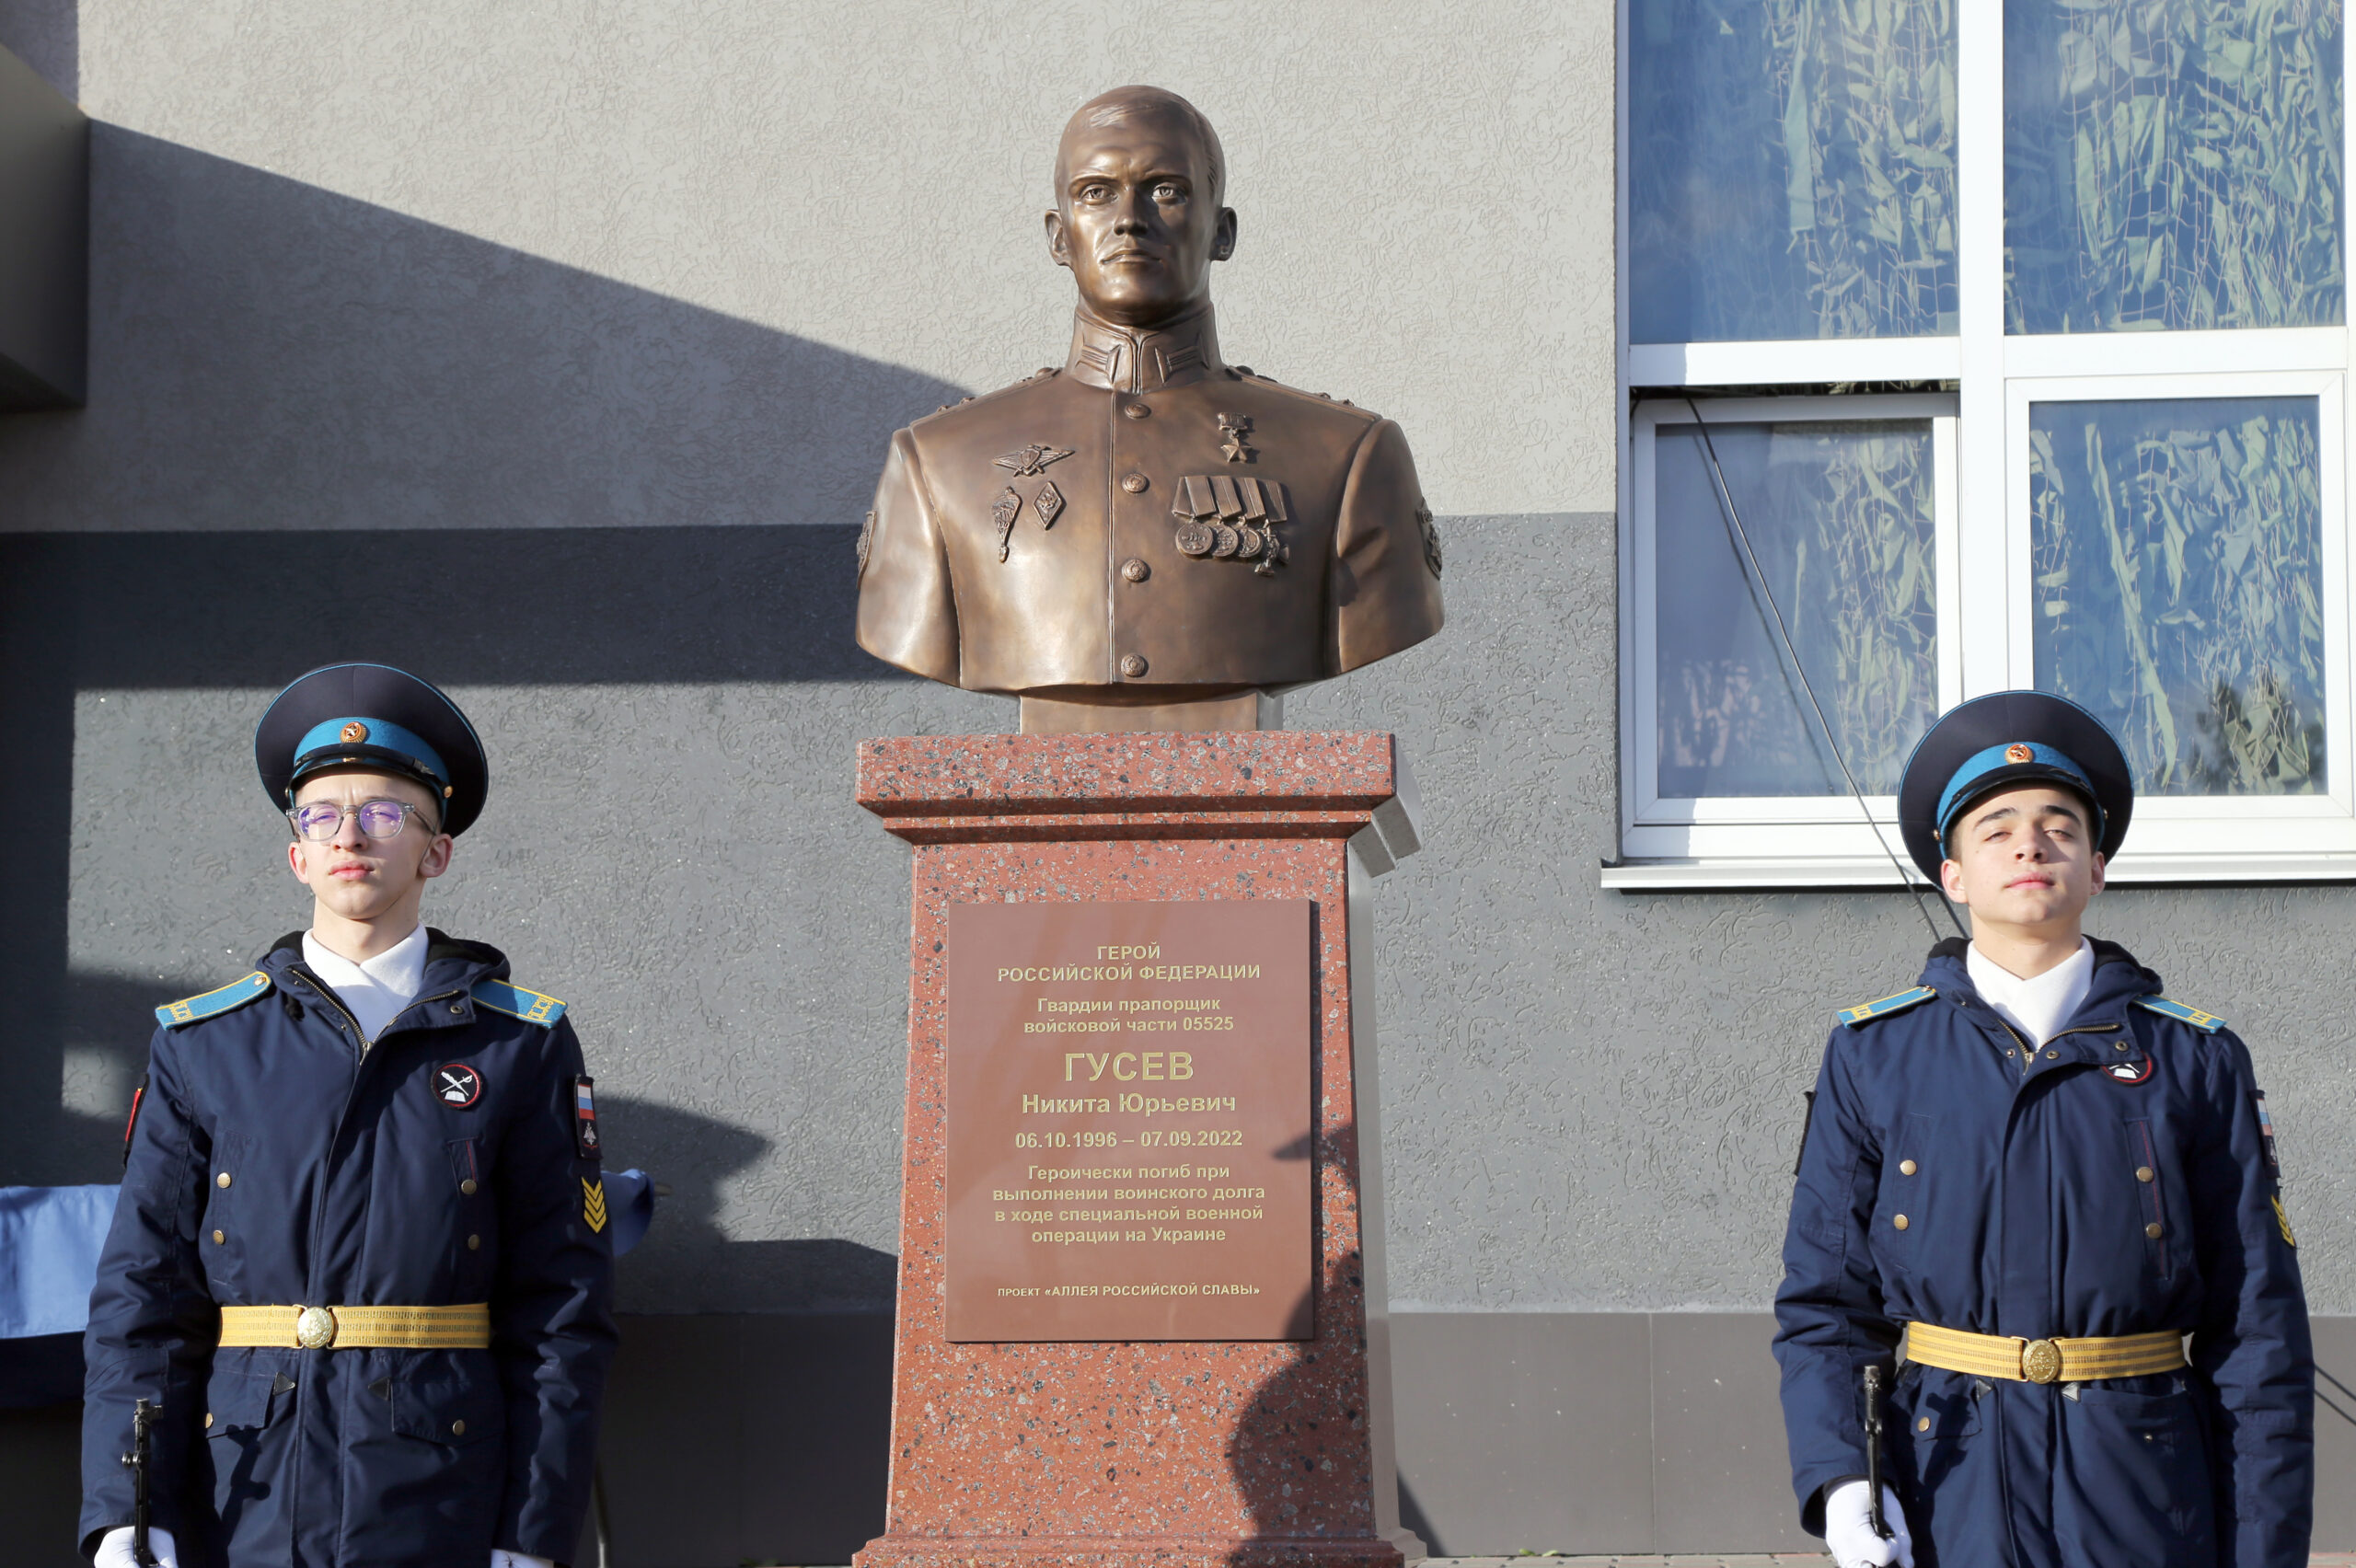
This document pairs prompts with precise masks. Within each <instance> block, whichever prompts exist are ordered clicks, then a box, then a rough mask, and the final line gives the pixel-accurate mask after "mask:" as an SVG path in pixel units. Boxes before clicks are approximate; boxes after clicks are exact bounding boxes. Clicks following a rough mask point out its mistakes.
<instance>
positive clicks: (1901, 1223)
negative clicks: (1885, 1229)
mask: <svg viewBox="0 0 2356 1568" xmlns="http://www.w3.org/2000/svg"><path fill="white" fill-rule="evenodd" d="M1889 1223H1890V1224H1892V1225H1894V1226H1896V1227H1898V1228H1899V1229H1900V1230H1903V1229H1905V1228H1906V1216H1904V1215H1902V1214H1901V1215H1900V1216H1898V1217H1897V1218H1895V1219H1893V1220H1891V1221H1890V1222H1889Z"/></svg>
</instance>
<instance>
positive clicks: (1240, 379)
mask: <svg viewBox="0 0 2356 1568" xmlns="http://www.w3.org/2000/svg"><path fill="white" fill-rule="evenodd" d="M1440 566H1441V559H1440V553H1439V541H1438V535H1437V534H1436V533H1435V532H1434V531H1433V528H1432V525H1431V513H1430V511H1429V509H1428V508H1426V506H1425V504H1424V500H1423V493H1422V490H1421V488H1420V487H1419V485H1418V484H1417V482H1416V478H1415V460H1414V458H1413V457H1411V456H1410V455H1408V451H1407V441H1406V437H1405V436H1404V435H1403V434H1402V433H1401V432H1400V430H1399V427H1398V426H1397V425H1395V424H1393V423H1392V422H1391V421H1388V420H1386V419H1382V418H1380V416H1378V415H1375V414H1371V413H1369V412H1367V411H1366V410H1365V409H1357V408H1354V407H1352V406H1351V405H1349V404H1347V403H1342V402H1335V401H1334V400H1332V399H1331V398H1322V397H1317V396H1312V395H1311V394H1309V393H1305V392H1299V391H1296V390H1294V389H1293V388H1291V387H1288V386H1281V385H1279V384H1277V383H1276V382H1274V381H1270V380H1268V379H1267V378H1266V377H1265V376H1260V375H1253V373H1252V372H1251V371H1249V370H1247V369H1244V368H1242V367H1240V366H1230V365H1228V364H1226V363H1223V362H1222V361H1221V360H1220V359H1219V355H1218V339H1217V336H1216V334H1215V332H1214V329H1213V322H1212V314H1211V309H1210V307H1209V306H1204V307H1203V308H1202V309H1201V310H1199V311H1198V312H1196V313H1195V314H1194V315H1192V316H1190V317H1185V318H1184V319H1182V320H1179V321H1177V322H1172V323H1170V324H1167V325H1165V326H1162V327H1160V328H1157V329H1151V330H1147V331H1135V332H1133V331H1129V330H1126V329H1122V328H1119V327H1114V326H1111V325H1108V324H1106V323H1104V322H1102V321H1099V320H1096V319H1094V318H1093V317H1091V316H1090V315H1089V314H1088V313H1086V312H1085V311H1082V312H1081V313H1080V317H1079V319H1078V322H1077V324H1076V326H1075V328H1074V330H1073V333H1072V343H1071V354H1070V357H1069V358H1068V360H1067V361H1066V363H1065V364H1064V366H1063V367H1062V369H1061V370H1047V371H1042V372H1040V373H1039V374H1038V375H1034V376H1033V377H1032V378H1031V379H1029V380H1027V381H1023V382H1020V383H1018V384H1016V385H1015V386H1010V387H1007V388H1005V389H1003V390H1001V391H998V392H994V393H991V394H989V395H987V396H986V397H982V398H974V399H972V400H970V401H967V402H964V403H961V404H958V405H956V406H954V407H952V408H949V409H943V410H941V412H939V413H937V414H934V415H932V416H930V418H927V419H921V420H918V421H916V422H915V423H913V424H911V425H909V426H908V427H907V429H905V430H902V431H899V432H895V434H894V435H893V437H892V449H891V455H890V456H889V458H888V459H887V461H886V463H885V466H884V469H883V481H882V483H881V484H880V485H879V486H878V487H877V489H876V493H875V510H874V511H873V513H871V514H870V515H869V519H868V524H867V528H866V531H865V532H864V533H863V534H862V535H861V536H860V600H859V641H860V646H861V647H863V648H865V649H866V650H867V651H869V652H871V653H873V654H875V655H876V656H877V657H878V658H881V659H883V660H886V661H888V662H889V663H894V664H896V665H899V666H900V667H901V668H903V669H906V670H910V671H913V672H915V673H916V674H920V675H927V676H930V677H931V678H932V679H934V680H938V681H944V682H949V683H951V684H953V685H956V686H964V687H966V688H968V689H971V690H976V691H995V692H1009V693H1022V694H1031V695H1037V696H1045V697H1063V698H1081V699H1092V700H1111V701H1129V702H1159V701H1170V700H1184V699H1189V698H1208V697H1216V696H1220V695H1224V694H1230V693H1234V692H1239V691H1244V690H1249V689H1252V688H1255V687H1256V688H1264V689H1265V688H1272V687H1274V688H1281V687H1284V686H1297V685H1299V684H1301V683H1304V682H1308V681H1315V680H1320V679H1322V678H1324V677H1326V676H1329V675H1335V674H1341V673H1342V672H1344V671H1345V670H1352V669H1356V668H1357V667H1358V666H1359V665H1361V664H1369V663H1373V662H1374V661H1375V660H1378V659H1380V658H1384V657H1386V656H1387V655H1389V654H1392V653H1396V652H1398V651H1400V650H1402V649H1403V648H1407V647H1410V646H1412V645H1414V644H1415V643H1417V642H1420V641H1422V640H1424V639H1425V638H1426V637H1429V636H1430V635H1431V634H1432V633H1433V632H1435V631H1438V629H1439V628H1440V619H1441V616H1440V595H1439V573H1440ZM1105 688H1145V689H1132V690H1122V691H1117V692H1115V691H1108V690H1106V689H1105Z"/></svg>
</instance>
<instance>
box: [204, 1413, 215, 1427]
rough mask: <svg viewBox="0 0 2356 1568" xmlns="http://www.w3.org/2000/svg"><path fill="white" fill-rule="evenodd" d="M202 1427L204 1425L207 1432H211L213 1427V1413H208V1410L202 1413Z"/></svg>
mask: <svg viewBox="0 0 2356 1568" xmlns="http://www.w3.org/2000/svg"><path fill="white" fill-rule="evenodd" d="M204 1425H205V1430H207V1431H211V1430H212V1427H213V1412H211V1411H209V1410H208V1411H206V1412H204Z"/></svg>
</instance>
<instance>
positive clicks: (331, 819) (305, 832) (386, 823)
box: [286, 801, 433, 844]
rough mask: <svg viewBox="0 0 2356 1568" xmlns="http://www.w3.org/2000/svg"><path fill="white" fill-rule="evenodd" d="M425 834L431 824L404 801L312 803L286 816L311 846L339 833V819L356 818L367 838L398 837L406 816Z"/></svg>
mask: <svg viewBox="0 0 2356 1568" xmlns="http://www.w3.org/2000/svg"><path fill="white" fill-rule="evenodd" d="M412 815H414V816H415V817H416V818H417V821H418V825H419V826H421V827H422V828H424V829H425V830H426V831H427V832H428V833H431V832H433V824H432V823H430V822H428V821H426V820H425V813H423V812H422V811H420V810H419V809H418V808H417V807H415V806H412V805H410V803H409V802H408V801H361V802H360V803H359V804H358V805H356V806H339V805H337V804H336V803H335V802H334V801H312V802H311V803H310V804H309V805H307V806H297V807H295V809H294V810H293V811H291V812H288V813H286V820H287V821H288V822H290V823H293V824H295V832H296V833H297V834H299V835H301V836H303V837H305V838H307V839H309V840H310V841H311V842H312V843H314V844H325V843H327V842H328V841H329V839H331V838H333V837H334V836H336V835H337V834H339V833H341V832H342V831H343V819H344V818H346V817H348V816H356V817H358V818H359V819H360V831H361V832H363V833H364V834H366V835H367V836H369V837H371V838H398V837H399V836H400V835H401V828H402V827H403V826H404V825H406V824H407V823H408V821H409V819H410V817H411V816H412Z"/></svg>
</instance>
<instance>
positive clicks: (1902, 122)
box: [1604, 0, 2356, 886]
mask: <svg viewBox="0 0 2356 1568" xmlns="http://www.w3.org/2000/svg"><path fill="white" fill-rule="evenodd" d="M1623 4H1624V13H1623V31H1622V37H1623V51H1622V98H1623V136H1622V145H1623V148H1624V149H1625V152H1624V155H1623V170H1622V178H1623V193H1622V203H1621V210H1622V211H1623V213H1625V214H1627V218H1626V222H1625V223H1624V225H1623V236H1622V269H1621V276H1622V311H1621V321H1622V324H1623V386H1625V387H1626V388H1627V389H1628V392H1629V395H1630V396H1629V404H1628V409H1629V411H1628V414H1627V423H1626V432H1627V446H1626V449H1625V450H1626V455H1627V461H1626V462H1625V464H1624V465H1623V490H1622V520H1623V540H1622V543H1623V549H1622V574H1621V594H1622V604H1623V614H1622V617H1621V627H1622V650H1621V652H1622V659H1621V671H1622V676H1621V715H1622V722H1621V750H1622V759H1621V760H1622V769H1621V772H1622V777H1621V800H1622V830H1621V846H1620V849H1621V854H1620V859H1618V861H1617V862H1616V863H1614V864H1612V865H1610V866H1608V867H1607V868H1606V870H1605V872H1604V880H1605V882H1606V884H1607V885H1613V886H1648V885H1653V886H1657V885H1676V884H1685V885H1704V886H1706V885H1747V884H1748V885H1786V886H1790V885H1810V884H1815V885H1830V884H1850V885H1858V884H1881V885H1887V884H1888V883H1890V882H1895V881H1896V880H1897V879H1898V877H1899V875H1900V872H1899V871H1898V870H1895V869H1893V867H1892V866H1891V863H1890V855H1891V851H1893V850H1898V849H1899V846H1898V839H1897V834H1896V831H1895V826H1894V821H1895V799H1894V796H1895V791H1896V787H1897V779H1898V774H1899V771H1900V768H1902V767H1903V765H1904V762H1905V759H1906V756H1907V755H1908V753H1909V752H1910V751H1911V748H1912V745H1913V743H1914V741H1915V740H1916V738H1918V737H1919V736H1920V735H1921V733H1922V732H1923V729H1924V728H1925V727H1926V726H1927V725H1928V723H1929V722H1930V721H1931V720H1932V719H1933V718H1934V716H1935V715H1936V714H1937V713H1938V712H1939V711H1941V710H1943V709H1946V708H1949V707H1952V706H1953V705H1954V704H1956V703H1957V702H1959V701H1961V700H1963V699H1964V698H1966V697H1968V696H1972V695H1977V694H1979V693H1981V692H1986V691H1994V690H2000V689H2003V688H2005V687H2008V686H2037V687H2038V688H2040V689H2043V690H2048V691H2054V692H2059V693H2061V694H2062V695H2064V696H2067V697H2069V698H2073V700H2075V701H2078V702H2080V703H2082V704H2084V705H2085V706H2086V707H2087V708H2089V709H2092V710H2094V711H2095V712H2096V713H2097V714H2099V715H2100V716H2101V717H2102V718H2103V719H2104V720H2105V721H2106V722H2108V723H2109V724H2110V725H2111V727H2112V728H2113V730H2114V731H2115V732H2117V733H2118V734H2119V738H2120V740H2121V742H2122V744H2124V745H2125V746H2126V748H2127V751H2128V755H2129V758H2130V761H2131V765H2132V767H2134V769H2135V773H2136V779H2137V790H2138V792H2139V800H2138V803H2137V808H2136V822H2135V828H2134V832H2133V833H2132V835H2131V836H2130V839H2129V841H2128V846H2127V848H2126V850H2125V852H2124V853H2122V855H2121V856H2120V857H2119V863H2118V865H2117V866H2115V867H2114V868H2113V874H2114V877H2115V878H2116V879H2118V880H2120V881H2126V882H2132V881H2136V880H2139V879H2140V880H2170V881H2176V880H2211V879H2214V880H2234V881H2241V880H2250V879H2254V878H2265V877H2285V878H2302V879H2311V878H2330V879H2349V880H2356V731H2351V727H2350V706H2351V692H2352V691H2356V680H2352V679H2351V675H2352V674H2356V663H2351V653H2350V639H2349V634H2348V625H2347V623H2348V618H2349V605H2350V596H2351V577H2350V559H2349V549H2348V544H2349V539H2348V535H2349V512H2348V504H2347V496H2346V483H2345V478H2344V469H2345V465H2346V457H2347V453H2348V449H2349V439H2350V425H2349V421H2350V410H2349V408H2348V398H2347V396H2346V384H2347V379H2348V372H2349V346H2348V332H2347V329H2346V300H2345V277H2344V273H2345V249H2346V246H2345V227H2346V225H2345V222H2344V214H2343V213H2342V212H2341V202H2342V190H2343V179H2342V170H2343V167H2344V160H2345V156H2346V151H2347V133H2346V127H2345V121H2344V116H2343V112H2342V107H2341V22H2342V18H2341V6H2340V0H2108V3H2105V4H2102V5H2088V4H2086V3H2085V0H2003V3H2002V4H1990V5H1985V6H1978V5H1965V4H1963V3H1961V0H1623ZM1705 433H1706V436H1707V439H1706V440H1704V435H1705ZM1713 455H1715V462H1713V461H1712V457H1713ZM1729 503H1731V504H1729ZM1737 520H1739V523H1740V525H1741V526H1740V527H1739V528H1738V527H1737V526H1736V523H1737ZM1746 536H1747V537H1746ZM1779 619H1780V621H1781V625H1780V627H1779V625H1778V624H1777V623H1778V620H1779ZM1794 655H1796V659H1797V663H1796V665H1795V663H1794ZM1803 677H1804V678H1803ZM1828 732H1829V733H1830V735H1831V738H1832V740H1834V741H1836V742H1837V743H1838V747H1837V752H1836V750H1835V749H1834V747H1832V746H1831V745H1828V744H1827V734H1828ZM1859 795H1862V796H1863V797H1864V802H1863V806H1862V808H1861V806H1860V803H1859V800H1858V798H1857V797H1858V796H1859ZM1869 819H1870V821H1869ZM1871 824H1883V825H1882V826H1881V827H1880V828H1879V829H1878V830H1877V828H1876V827H1875V826H1874V825H1871ZM1900 856H1901V858H1902V851H1900ZM1907 874H1909V875H1910V876H1911V875H1912V874H1913V873H1912V870H1911V867H1909V868H1908V869H1907Z"/></svg>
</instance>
